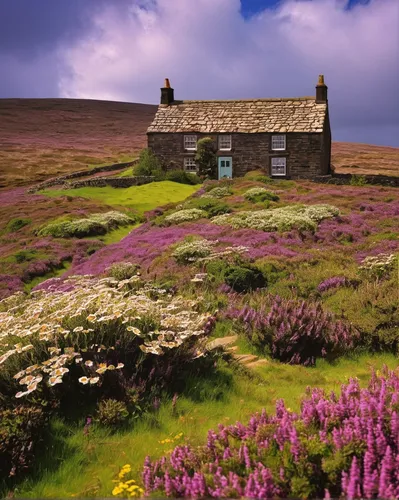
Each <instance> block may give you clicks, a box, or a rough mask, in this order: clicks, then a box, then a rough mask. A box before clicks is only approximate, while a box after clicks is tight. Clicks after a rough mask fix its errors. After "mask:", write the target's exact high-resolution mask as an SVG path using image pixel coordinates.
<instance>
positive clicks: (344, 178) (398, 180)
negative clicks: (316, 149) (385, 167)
mask: <svg viewBox="0 0 399 500" xmlns="http://www.w3.org/2000/svg"><path fill="white" fill-rule="evenodd" d="M355 175H356V176H357V177H362V178H364V179H365V180H366V182H367V184H378V185H381V186H391V187H399V177H396V176H395V177H394V176H389V175H368V174H367V175H358V174H355ZM351 179H352V174H338V173H334V174H333V175H320V176H315V177H313V178H312V181H313V182H321V183H323V184H338V185H342V184H350V183H351Z"/></svg>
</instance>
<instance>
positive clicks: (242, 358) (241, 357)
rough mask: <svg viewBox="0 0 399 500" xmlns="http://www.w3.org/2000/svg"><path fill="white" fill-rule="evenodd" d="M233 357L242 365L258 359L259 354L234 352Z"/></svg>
mask: <svg viewBox="0 0 399 500" xmlns="http://www.w3.org/2000/svg"><path fill="white" fill-rule="evenodd" d="M234 359H236V360H237V361H238V362H239V363H241V364H242V365H247V364H248V363H252V362H254V361H256V360H258V359H259V356H255V355H254V354H234Z"/></svg>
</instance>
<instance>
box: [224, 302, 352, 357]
mask: <svg viewBox="0 0 399 500" xmlns="http://www.w3.org/2000/svg"><path fill="white" fill-rule="evenodd" d="M226 314H227V316H228V317H230V318H233V319H236V320H238V321H241V322H243V323H244V325H245V328H246V331H247V334H248V336H249V338H250V340H251V341H253V342H254V343H256V344H258V345H259V346H260V347H261V348H266V349H267V350H268V351H269V352H270V354H271V356H272V357H273V358H276V359H279V360H280V361H283V362H286V363H291V364H304V365H313V364H314V363H315V361H316V358H319V357H323V358H325V357H327V358H333V357H336V356H337V355H339V354H342V353H343V352H344V351H346V350H348V349H351V348H353V347H354V345H355V340H356V339H357V334H356V333H355V332H354V331H353V330H352V328H351V326H350V325H348V324H346V323H344V322H343V321H340V320H336V319H335V318H334V316H333V315H332V314H331V313H328V312H325V311H324V310H323V308H322V306H321V304H309V303H307V302H306V301H302V302H298V301H295V300H287V299H282V298H280V297H279V296H276V297H274V301H273V304H272V308H271V310H270V312H266V311H265V310H263V309H261V310H260V311H256V310H255V309H252V308H251V307H249V306H245V307H243V308H242V309H240V310H236V309H231V310H230V311H227V313H226Z"/></svg>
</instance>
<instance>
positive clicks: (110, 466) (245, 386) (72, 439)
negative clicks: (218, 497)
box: [15, 354, 397, 498]
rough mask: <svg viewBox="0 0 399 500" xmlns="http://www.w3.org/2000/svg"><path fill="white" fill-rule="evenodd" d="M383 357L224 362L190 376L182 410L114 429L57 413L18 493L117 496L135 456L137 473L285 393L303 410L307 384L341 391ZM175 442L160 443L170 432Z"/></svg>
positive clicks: (387, 359)
mask: <svg viewBox="0 0 399 500" xmlns="http://www.w3.org/2000/svg"><path fill="white" fill-rule="evenodd" d="M384 364H386V365H388V366H389V367H390V368H395V367H396V366H397V360H396V359H395V356H393V355H389V354H381V355H374V356H372V355H364V356H360V357H358V358H355V357H354V358H341V359H340V360H338V361H337V362H336V363H334V364H330V363H327V362H325V361H319V362H318V363H317V365H316V367H314V368H306V367H303V366H298V365H297V366H293V365H285V364H281V363H278V362H270V364H269V365H266V366H264V367H260V368H259V369H258V370H257V372H256V374H255V375H251V376H248V375H247V374H246V373H237V372H236V373H234V372H233V369H232V368H231V365H230V366H229V365H228V364H227V363H225V362H221V367H220V370H219V371H218V373H216V374H213V375H211V376H210V378H208V379H202V380H198V379H194V378H193V379H192V380H187V386H186V390H185V395H184V396H181V397H179V399H178V401H177V407H176V408H177V414H176V415H173V414H172V406H171V401H169V402H166V403H164V404H163V405H161V407H160V410H159V413H158V415H157V416H156V417H155V416H154V415H153V414H152V415H149V416H148V417H144V418H143V419H141V420H140V421H137V423H134V424H132V425H131V428H130V429H127V430H124V431H119V432H116V433H114V434H111V433H110V432H109V431H106V430H103V429H100V428H96V426H93V427H92V429H91V431H90V433H89V436H85V435H84V434H83V426H84V422H82V423H81V425H80V426H76V425H71V424H66V423H65V422H63V421H61V420H58V419H57V420H53V422H52V425H51V431H50V432H51V439H50V441H49V442H50V443H51V444H50V446H49V448H48V449H47V450H45V451H44V456H43V457H40V458H39V459H38V460H36V464H37V468H36V470H34V471H33V472H32V475H31V478H34V479H28V480H26V481H25V483H23V484H21V485H20V487H19V488H18V490H16V491H15V494H16V496H22V497H29V498H49V497H59V498H61V497H70V496H78V497H82V496H90V495H91V496H93V497H94V496H96V497H110V496H111V491H112V488H113V486H114V483H112V480H113V479H114V476H115V474H117V473H118V472H119V468H120V467H122V466H123V465H124V464H126V463H129V464H131V466H132V470H133V474H134V476H133V477H135V479H136V480H137V481H138V482H140V481H141V478H140V473H141V470H142V465H143V461H144V458H145V457H146V455H150V456H151V457H152V458H156V457H160V456H161V455H163V454H165V453H167V452H168V451H169V450H171V449H172V448H173V447H174V446H176V445H177V444H180V443H184V442H189V443H190V444H192V445H199V444H205V443H206V435H207V431H208V430H209V429H212V428H217V424H218V423H224V424H234V423H235V422H236V421H237V420H239V421H242V422H243V423H244V424H245V423H247V421H248V418H249V417H250V415H251V414H253V413H254V412H256V411H260V410H261V409H262V408H266V410H267V411H269V412H273V411H274V407H275V402H276V400H277V399H280V398H284V399H285V401H286V405H287V406H288V407H290V408H291V409H292V410H294V411H297V410H299V406H300V399H301V397H302V395H303V394H304V392H305V389H306V387H307V386H309V385H310V386H313V387H322V388H324V389H325V390H326V392H327V393H329V392H330V391H331V390H334V391H336V392H339V391H340V386H341V384H342V383H344V382H346V381H347V380H348V378H350V377H358V378H359V380H360V384H361V385H363V386H364V385H366V383H367V380H368V377H369V375H370V370H371V367H372V366H374V367H375V368H376V369H380V368H381V367H382V366H383V365H384ZM180 432H182V433H183V436H182V437H181V438H180V439H174V442H173V443H165V444H161V443H160V441H161V440H164V439H166V438H169V439H173V438H174V437H175V436H176V435H177V434H178V433H180Z"/></svg>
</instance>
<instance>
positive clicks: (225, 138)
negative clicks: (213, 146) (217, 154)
mask: <svg viewBox="0 0 399 500" xmlns="http://www.w3.org/2000/svg"><path fill="white" fill-rule="evenodd" d="M219 149H220V150H222V151H223V150H224V151H230V149H231V135H219Z"/></svg>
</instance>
